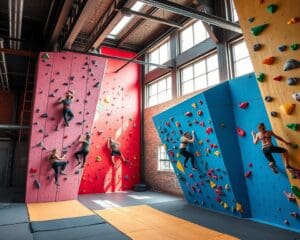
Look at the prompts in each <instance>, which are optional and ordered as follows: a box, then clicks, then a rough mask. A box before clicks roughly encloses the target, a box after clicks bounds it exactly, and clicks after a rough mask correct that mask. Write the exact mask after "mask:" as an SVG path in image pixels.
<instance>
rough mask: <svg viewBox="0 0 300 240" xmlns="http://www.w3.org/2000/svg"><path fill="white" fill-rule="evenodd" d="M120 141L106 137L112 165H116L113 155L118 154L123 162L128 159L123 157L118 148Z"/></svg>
mask: <svg viewBox="0 0 300 240" xmlns="http://www.w3.org/2000/svg"><path fill="white" fill-rule="evenodd" d="M119 146H120V143H119V142H117V141H115V140H114V139H112V138H111V137H109V138H108V141H107V148H108V149H111V153H110V156H111V162H112V163H113V165H114V166H115V165H116V162H115V156H119V157H121V159H122V160H123V162H124V163H127V162H128V161H127V160H126V159H125V158H124V156H123V154H122V153H121V151H120V149H119Z"/></svg>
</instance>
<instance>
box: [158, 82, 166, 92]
mask: <svg viewBox="0 0 300 240" xmlns="http://www.w3.org/2000/svg"><path fill="white" fill-rule="evenodd" d="M166 89H167V83H166V80H165V79H163V80H161V81H159V82H158V92H161V91H165V90H166Z"/></svg>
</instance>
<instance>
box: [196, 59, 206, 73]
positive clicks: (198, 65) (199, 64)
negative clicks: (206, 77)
mask: <svg viewBox="0 0 300 240" xmlns="http://www.w3.org/2000/svg"><path fill="white" fill-rule="evenodd" d="M194 73H195V77H196V76H200V75H202V74H205V73H206V66H205V60H203V61H200V62H197V63H195V64H194Z"/></svg>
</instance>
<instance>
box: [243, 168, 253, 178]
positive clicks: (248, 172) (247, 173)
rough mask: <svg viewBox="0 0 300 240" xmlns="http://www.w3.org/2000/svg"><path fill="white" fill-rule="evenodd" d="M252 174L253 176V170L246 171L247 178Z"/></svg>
mask: <svg viewBox="0 0 300 240" xmlns="http://www.w3.org/2000/svg"><path fill="white" fill-rule="evenodd" d="M251 176H252V171H251V170H249V171H247V172H245V177H246V178H249V177H251Z"/></svg>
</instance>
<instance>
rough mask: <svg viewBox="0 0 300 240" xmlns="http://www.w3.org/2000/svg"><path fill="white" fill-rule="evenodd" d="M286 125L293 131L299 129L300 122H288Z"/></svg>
mask: <svg viewBox="0 0 300 240" xmlns="http://www.w3.org/2000/svg"><path fill="white" fill-rule="evenodd" d="M286 126H287V127H288V128H289V129H291V130H293V131H298V130H300V124H298V123H289V124H287V125H286Z"/></svg>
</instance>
